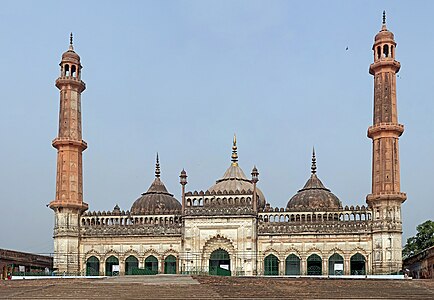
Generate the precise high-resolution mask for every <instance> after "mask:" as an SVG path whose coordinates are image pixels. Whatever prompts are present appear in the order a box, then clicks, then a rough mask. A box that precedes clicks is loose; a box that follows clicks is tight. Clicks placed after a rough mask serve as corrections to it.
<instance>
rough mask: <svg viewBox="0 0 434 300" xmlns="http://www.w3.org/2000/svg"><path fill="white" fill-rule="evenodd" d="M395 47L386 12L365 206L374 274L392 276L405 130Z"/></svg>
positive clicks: (375, 71) (378, 45) (396, 263)
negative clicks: (398, 96)
mask: <svg viewBox="0 0 434 300" xmlns="http://www.w3.org/2000/svg"><path fill="white" fill-rule="evenodd" d="M395 48H396V43H395V40H394V35H393V33H392V32H390V31H389V30H387V27H386V14H385V12H383V25H382V27H381V31H380V32H379V33H378V34H377V35H376V36H375V41H374V45H373V47H372V50H373V51H374V63H372V64H371V66H370V68H369V73H370V74H371V75H373V76H374V119H373V125H372V126H370V127H369V129H368V137H369V138H371V139H372V193H371V194H369V195H368V196H367V197H366V202H367V203H368V205H369V207H370V208H371V209H372V210H373V216H374V217H373V233H374V234H373V240H372V242H373V253H372V262H373V263H372V266H373V270H372V271H373V273H375V274H382V273H393V272H396V271H399V270H400V269H401V267H402V254H401V251H402V242H401V239H402V222H401V204H402V203H403V202H404V201H405V200H406V194H405V193H402V192H401V188H400V172H399V146H398V140H399V137H400V136H401V134H402V133H403V132H404V126H403V125H401V124H399V123H398V111H397V103H396V74H397V73H398V71H399V68H400V67H401V65H400V63H399V62H398V61H396V60H395V54H396V53H395V52H396V51H395Z"/></svg>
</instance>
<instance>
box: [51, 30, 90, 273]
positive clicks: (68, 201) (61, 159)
mask: <svg viewBox="0 0 434 300" xmlns="http://www.w3.org/2000/svg"><path fill="white" fill-rule="evenodd" d="M81 68H82V66H81V64H80V56H78V54H77V53H75V51H74V46H73V43H72V33H71V37H70V44H69V49H68V51H66V52H65V53H63V54H62V60H61V62H60V77H59V78H57V80H56V87H57V88H58V89H59V90H60V109H59V132H58V136H57V138H55V139H54V140H53V147H54V148H56V149H57V175H56V198H55V199H54V200H53V201H51V202H50V204H49V207H50V208H51V209H52V210H54V214H55V220H54V268H57V269H58V271H59V272H62V273H63V272H68V273H74V272H77V271H79V270H80V268H79V238H80V235H79V218H80V215H81V214H82V213H83V211H85V210H86V209H87V208H88V205H87V204H86V203H84V202H83V170H82V169H83V167H82V152H83V151H84V150H85V149H86V148H87V144H86V142H85V141H83V140H82V136H81V93H82V92H83V91H84V90H85V88H86V85H85V83H84V82H83V81H81Z"/></svg>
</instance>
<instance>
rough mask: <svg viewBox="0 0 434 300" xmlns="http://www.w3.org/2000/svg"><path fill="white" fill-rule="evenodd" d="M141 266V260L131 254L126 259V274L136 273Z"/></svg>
mask: <svg viewBox="0 0 434 300" xmlns="http://www.w3.org/2000/svg"><path fill="white" fill-rule="evenodd" d="M138 268H139V260H138V259H137V258H136V257H135V256H133V255H130V256H128V257H127V259H126V260H125V275H134V274H135V273H136V272H135V271H136V270H137V269H138Z"/></svg>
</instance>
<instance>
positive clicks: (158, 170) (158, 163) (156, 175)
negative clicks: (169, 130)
mask: <svg viewBox="0 0 434 300" xmlns="http://www.w3.org/2000/svg"><path fill="white" fill-rule="evenodd" d="M160 173H161V172H160V160H159V159H158V152H157V162H156V163H155V178H160Z"/></svg>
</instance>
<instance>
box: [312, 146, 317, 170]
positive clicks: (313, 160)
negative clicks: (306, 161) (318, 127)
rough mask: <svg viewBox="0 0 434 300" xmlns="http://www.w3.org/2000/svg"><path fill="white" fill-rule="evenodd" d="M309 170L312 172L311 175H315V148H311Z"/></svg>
mask: <svg viewBox="0 0 434 300" xmlns="http://www.w3.org/2000/svg"><path fill="white" fill-rule="evenodd" d="M311 170H312V174H315V173H316V157H315V147H313V149H312V167H311Z"/></svg>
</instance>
